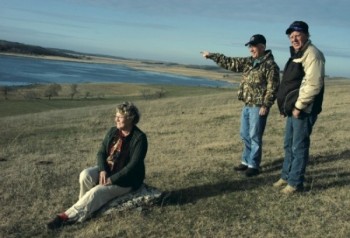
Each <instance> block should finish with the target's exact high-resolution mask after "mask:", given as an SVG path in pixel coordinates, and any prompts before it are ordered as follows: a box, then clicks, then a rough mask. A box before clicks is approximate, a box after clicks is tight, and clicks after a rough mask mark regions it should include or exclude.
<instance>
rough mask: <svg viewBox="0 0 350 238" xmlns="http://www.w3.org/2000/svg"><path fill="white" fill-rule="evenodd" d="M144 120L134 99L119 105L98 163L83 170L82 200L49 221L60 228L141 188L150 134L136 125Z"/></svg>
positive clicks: (101, 147)
mask: <svg viewBox="0 0 350 238" xmlns="http://www.w3.org/2000/svg"><path fill="white" fill-rule="evenodd" d="M139 120H140V113H139V110H138V109H137V107H136V106H135V105H134V104H132V103H131V102H124V103H122V104H120V105H118V106H117V108H116V114H115V124H116V126H114V127H112V128H111V129H110V130H109V131H108V132H107V134H106V136H105V138H104V140H103V141H102V144H101V146H100V149H99V151H98V153H97V166H95V167H91V168H87V169H85V170H83V171H82V172H81V173H80V177H79V183H80V194H79V200H78V201H77V202H76V203H75V204H74V205H73V206H72V207H70V208H69V209H68V210H66V211H65V212H63V213H61V214H58V215H57V216H56V217H55V218H54V219H53V220H52V221H50V222H49V223H48V224H47V227H48V228H49V229H57V228H60V227H62V226H63V225H65V224H71V223H75V222H82V221H84V220H85V219H87V218H89V217H91V215H92V214H93V213H94V212H96V211H97V210H98V209H100V208H101V207H102V206H103V205H105V204H106V203H107V202H108V201H110V200H112V199H114V198H116V197H118V196H122V195H125V194H126V193H129V192H131V191H133V190H136V189H138V188H139V187H140V186H141V185H142V183H143V180H144V178H145V164H144V159H145V157H146V153H147V147H148V143H147V137H146V134H145V133H143V132H142V131H141V130H140V129H139V128H138V127H137V126H136V124H137V123H138V122H139Z"/></svg>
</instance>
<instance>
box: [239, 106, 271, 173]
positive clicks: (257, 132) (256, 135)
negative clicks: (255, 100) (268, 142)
mask: <svg viewBox="0 0 350 238" xmlns="http://www.w3.org/2000/svg"><path fill="white" fill-rule="evenodd" d="M259 111H260V107H249V106H244V107H243V109H242V115H241V129H240V135H241V138H242V140H243V142H244V149H243V153H242V162H241V163H242V164H244V165H247V166H248V167H249V168H255V169H259V166H260V162H261V154H262V137H263V134H264V130H265V126H266V121H267V115H266V116H260V115H259Z"/></svg>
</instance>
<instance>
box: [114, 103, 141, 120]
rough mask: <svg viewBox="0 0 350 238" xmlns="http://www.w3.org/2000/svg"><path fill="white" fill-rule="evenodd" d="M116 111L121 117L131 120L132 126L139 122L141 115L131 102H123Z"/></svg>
mask: <svg viewBox="0 0 350 238" xmlns="http://www.w3.org/2000/svg"><path fill="white" fill-rule="evenodd" d="M116 111H117V112H119V113H120V114H122V115H123V116H125V117H127V118H129V119H132V122H133V124H134V125H136V124H137V123H138V122H139V121H140V117H141V114H140V112H139V109H138V108H137V107H136V106H135V105H134V104H133V103H132V102H123V103H121V104H119V105H118V106H117V108H116Z"/></svg>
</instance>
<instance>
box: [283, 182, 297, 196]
mask: <svg viewBox="0 0 350 238" xmlns="http://www.w3.org/2000/svg"><path fill="white" fill-rule="evenodd" d="M296 192H298V189H297V188H295V187H293V186H290V185H289V184H288V185H287V186H286V187H285V188H284V189H282V190H281V193H282V194H284V195H292V194H294V193H296Z"/></svg>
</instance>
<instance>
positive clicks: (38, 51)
mask: <svg viewBox="0 0 350 238" xmlns="http://www.w3.org/2000/svg"><path fill="white" fill-rule="evenodd" d="M0 52H3V53H15V54H26V55H40V56H43V55H45V56H60V57H68V58H75V59H80V58H82V57H83V55H82V54H80V53H78V52H74V51H68V50H60V49H53V48H44V47H40V46H35V45H27V44H22V43H18V42H11V41H5V40H0Z"/></svg>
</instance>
